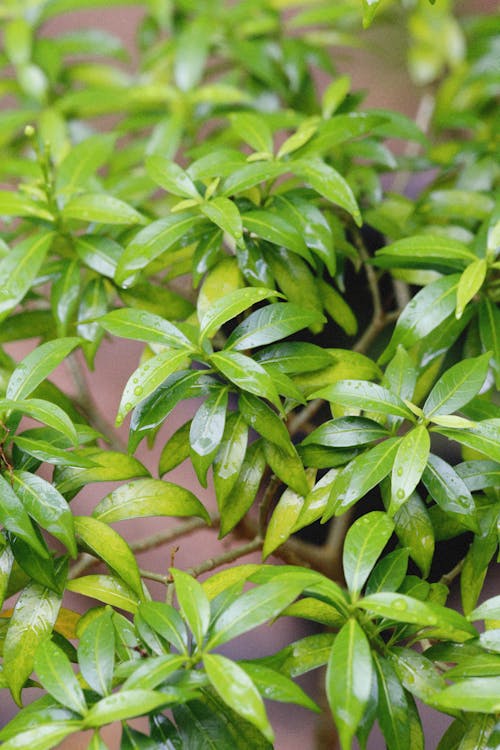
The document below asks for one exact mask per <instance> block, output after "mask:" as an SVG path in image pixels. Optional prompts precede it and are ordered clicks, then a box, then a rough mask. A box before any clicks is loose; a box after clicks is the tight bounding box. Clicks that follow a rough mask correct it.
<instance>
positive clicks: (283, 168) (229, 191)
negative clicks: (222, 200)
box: [222, 161, 290, 196]
mask: <svg viewBox="0 0 500 750" xmlns="http://www.w3.org/2000/svg"><path fill="white" fill-rule="evenodd" d="M289 170H290V166H289V164H287V163H279V162H272V161H255V162H250V163H248V162H246V163H245V162H243V164H239V163H235V164H234V168H233V169H232V170H231V171H230V172H229V173H228V174H226V175H225V179H224V182H223V183H222V194H223V195H226V196H229V195H235V194H236V193H241V192H243V191H244V190H248V189H249V188H252V187H255V185H259V184H260V183H261V182H267V181H268V180H274V179H276V177H279V176H280V175H282V174H286V173H287V172H288V171H289Z"/></svg>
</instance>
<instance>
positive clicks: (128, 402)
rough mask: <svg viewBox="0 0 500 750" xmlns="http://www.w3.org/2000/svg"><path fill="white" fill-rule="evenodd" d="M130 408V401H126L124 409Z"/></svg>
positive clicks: (128, 409)
mask: <svg viewBox="0 0 500 750" xmlns="http://www.w3.org/2000/svg"><path fill="white" fill-rule="evenodd" d="M131 408H132V404H131V403H130V401H127V403H126V404H125V411H130V409H131ZM122 421H123V420H122Z"/></svg>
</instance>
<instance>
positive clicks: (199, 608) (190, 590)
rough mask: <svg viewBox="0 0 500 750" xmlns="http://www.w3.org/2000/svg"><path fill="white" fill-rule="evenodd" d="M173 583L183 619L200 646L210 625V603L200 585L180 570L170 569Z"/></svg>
mask: <svg viewBox="0 0 500 750" xmlns="http://www.w3.org/2000/svg"><path fill="white" fill-rule="evenodd" d="M170 573H171V575H172V576H173V579H174V582H175V593H176V595H177V599H178V602H179V606H180V608H181V612H182V614H183V616H184V619H185V620H186V622H187V623H188V625H189V627H190V629H191V632H192V633H193V635H194V637H195V640H196V643H197V644H198V646H201V644H202V642H203V638H204V636H205V634H206V632H207V630H208V626H209V624H210V603H209V601H208V598H207V596H206V594H205V592H204V590H203V587H202V585H201V583H198V581H197V580H196V579H195V578H193V577H192V576H190V575H188V574H187V573H184V572H183V571H181V570H175V569H174V568H171V569H170Z"/></svg>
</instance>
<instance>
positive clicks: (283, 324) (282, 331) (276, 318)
mask: <svg viewBox="0 0 500 750" xmlns="http://www.w3.org/2000/svg"><path fill="white" fill-rule="evenodd" d="M323 321H324V318H323V316H322V315H321V314H320V313H319V312H317V311H316V310H304V309H303V308H301V307H299V306H298V305H294V304H292V303H288V302H282V303H276V304H271V305H267V306H266V307H263V308H260V309H259V310H255V311H254V312H253V313H251V314H250V315H249V316H248V318H246V319H245V320H244V321H243V323H240V325H239V326H238V327H237V328H235V330H234V331H233V332H232V334H231V335H230V336H229V338H228V340H227V342H226V346H225V347H224V348H225V349H226V350H227V349H236V350H237V351H241V350H244V349H253V348H254V347H256V346H263V345H264V344H270V343H272V342H274V341H279V339H282V338H285V337H286V336H290V335H291V334H292V333H296V332H297V331H300V330H301V329H302V328H305V327H306V326H308V325H311V324H313V323H318V322H323Z"/></svg>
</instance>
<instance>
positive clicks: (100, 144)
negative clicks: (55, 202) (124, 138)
mask: <svg viewBox="0 0 500 750" xmlns="http://www.w3.org/2000/svg"><path fill="white" fill-rule="evenodd" d="M115 140H116V138H115V136H114V135H112V134H109V133H106V134H98V135H91V136H90V137H89V138H86V139H85V140H84V141H81V142H80V143H77V144H75V145H72V147H71V150H70V151H69V152H68V154H67V155H66V156H65V157H64V159H63V160H62V162H61V163H60V164H59V166H58V168H57V176H56V189H57V191H58V192H60V193H64V194H65V195H72V194H73V193H75V192H77V191H78V190H81V189H82V187H86V185H87V182H88V180H89V177H92V175H94V174H95V173H96V172H97V170H98V169H99V168H100V167H102V166H103V165H104V164H105V163H106V162H107V161H108V160H109V158H110V157H111V155H112V153H113V147H114V145H115Z"/></svg>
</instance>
